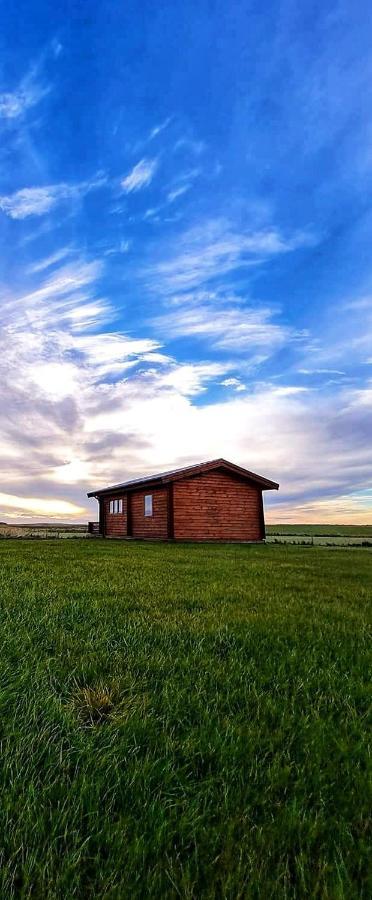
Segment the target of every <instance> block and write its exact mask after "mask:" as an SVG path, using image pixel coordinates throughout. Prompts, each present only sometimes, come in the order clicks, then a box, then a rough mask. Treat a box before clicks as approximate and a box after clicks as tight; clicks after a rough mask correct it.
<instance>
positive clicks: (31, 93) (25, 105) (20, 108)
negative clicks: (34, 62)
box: [0, 70, 50, 120]
mask: <svg viewBox="0 0 372 900" xmlns="http://www.w3.org/2000/svg"><path fill="white" fill-rule="evenodd" d="M49 91H50V88H49V87H47V86H45V85H41V84H38V83H37V81H36V80H35V75H34V72H33V70H31V72H30V74H29V75H28V76H26V78H24V79H23V81H21V82H20V84H19V86H18V88H16V90H15V91H4V92H3V93H1V94H0V119H9V120H12V119H18V118H20V117H21V116H23V115H24V114H25V113H26V112H27V110H28V109H31V108H32V107H33V106H36V105H37V104H38V103H40V100H42V99H43V97H46V95H47V94H49Z"/></svg>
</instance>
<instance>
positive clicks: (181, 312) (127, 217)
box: [0, 0, 372, 522]
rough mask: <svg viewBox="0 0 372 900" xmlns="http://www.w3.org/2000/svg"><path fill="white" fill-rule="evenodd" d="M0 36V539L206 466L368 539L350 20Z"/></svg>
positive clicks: (186, 11) (71, 12) (79, 20)
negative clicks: (239, 471)
mask: <svg viewBox="0 0 372 900" xmlns="http://www.w3.org/2000/svg"><path fill="white" fill-rule="evenodd" d="M0 20H1V29H0V32H1V38H0V45H1V69H0V75H1V77H0V128H1V150H0V162H1V166H0V179H1V183H0V235H1V246H2V254H1V264H0V265H1V270H0V280H1V300H0V342H1V356H0V377H1V385H2V402H1V410H0V462H1V466H0V470H1V472H2V477H1V483H0V517H1V519H3V520H9V521H10V520H31V519H32V518H33V517H36V518H37V519H40V518H42V519H44V520H47V519H48V518H53V517H56V518H59V519H64V520H66V521H67V520H76V521H79V520H81V519H82V520H84V519H85V518H86V517H87V515H89V516H90V517H92V516H93V517H95V514H96V510H95V506H94V502H93V503H92V504H91V503H90V501H87V499H86V491H87V490H88V489H91V488H94V487H99V486H102V485H104V484H107V483H111V482H113V483H115V482H118V481H121V480H125V479H126V478H127V477H131V476H137V475H140V474H146V473H148V472H151V471H161V470H162V469H167V468H170V467H173V466H176V465H178V464H179V465H185V464H188V463H192V462H197V461H200V460H204V459H210V458H213V457H217V456H224V457H226V458H228V459H231V460H232V461H234V462H237V463H239V464H241V465H245V466H247V467H248V468H250V469H252V470H255V471H258V472H259V473H261V474H263V475H266V476H268V477H270V478H273V479H274V480H277V481H279V482H280V486H281V490H280V493H279V495H275V496H271V495H268V496H267V508H268V516H269V518H270V519H271V520H272V521H301V520H302V521H350V522H358V521H361V522H362V521H364V522H367V521H372V490H371V476H370V473H371V464H372V449H371V448H372V424H371V423H372V303H371V287H370V285H371V277H372V265H371V252H370V245H371V234H372V211H371V204H370V199H369V198H370V191H371V186H372V185H371V182H372V151H371V146H372V116H371V109H372V105H371V101H372V97H371V94H372V57H371V54H370V44H371V38H372V24H371V18H370V15H369V8H368V7H367V4H363V3H361V4H351V3H336V4H324V3H304V4H300V5H298V4H295V3H293V2H282V3H279V2H273V3H266V4H264V7H262V4H258V3H249V2H245V3H240V2H235V3H234V4H232V5H231V4H230V5H229V4H226V3H222V2H213V3H212V2H203V0H201V2H200V0H199V2H198V3H194V2H189V3H187V4H185V3H180V2H177V0H176V2H172V3H170V2H169V3H159V4H154V3H146V2H142V3H141V4H138V3H134V2H127V3H125V4H122V3H118V2H116V3H112V2H110V0H105V2H95V3H94V4H93V3H90V2H86V3H84V4H76V3H72V2H69V0H67V2H65V3H64V4H60V5H59V4H58V3H57V4H50V3H43V2H39V3H37V2H36V3H34V4H32V6H31V7H30V4H29V3H24V2H19V3H18V4H17V7H16V9H11V10H9V7H5V4H3V6H2V11H1V14H0Z"/></svg>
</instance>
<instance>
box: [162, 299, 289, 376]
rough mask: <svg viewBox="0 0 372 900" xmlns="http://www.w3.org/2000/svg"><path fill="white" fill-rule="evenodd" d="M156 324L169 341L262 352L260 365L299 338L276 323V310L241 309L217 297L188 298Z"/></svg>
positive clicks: (242, 307) (286, 327) (241, 307)
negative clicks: (177, 339)
mask: <svg viewBox="0 0 372 900" xmlns="http://www.w3.org/2000/svg"><path fill="white" fill-rule="evenodd" d="M153 322H154V325H155V326H156V327H157V328H158V329H159V330H160V332H161V333H163V334H166V335H167V336H168V337H169V338H174V337H181V336H185V337H186V336H192V337H194V338H199V339H204V340H206V339H208V343H209V344H210V345H212V346H213V347H216V348H219V349H220V350H235V351H241V350H244V349H245V350H246V349H248V348H251V349H255V350H260V351H262V352H263V354H264V356H262V355H261V353H260V356H259V357H257V358H256V361H259V362H261V361H262V360H263V359H264V358H265V357H266V355H267V354H268V353H273V352H274V351H275V350H278V349H279V348H280V347H283V346H284V344H285V343H286V342H288V341H289V340H291V341H293V340H295V337H296V335H295V334H294V332H293V329H292V328H289V327H288V326H286V325H283V324H282V323H279V322H275V312H274V310H271V309H270V308H267V307H266V308H265V307H259V308H257V309H254V308H252V307H251V308H249V307H246V306H245V307H244V306H238V305H236V303H234V301H230V300H226V299H224V298H223V296H220V295H218V294H217V295H213V294H212V295H210V296H209V297H208V295H207V296H206V295H203V294H197V295H196V296H192V297H190V295H188V296H187V298H186V302H185V303H183V304H182V305H180V304H178V305H177V307H176V308H175V309H174V310H172V311H171V312H168V313H165V314H163V315H160V316H158V317H157V318H156V319H154V320H153ZM298 337H300V335H299V336H298Z"/></svg>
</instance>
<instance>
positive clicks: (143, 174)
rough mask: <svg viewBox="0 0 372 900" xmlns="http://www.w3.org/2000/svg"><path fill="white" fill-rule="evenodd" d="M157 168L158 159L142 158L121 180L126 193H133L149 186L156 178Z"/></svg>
mask: <svg viewBox="0 0 372 900" xmlns="http://www.w3.org/2000/svg"><path fill="white" fill-rule="evenodd" d="M157 168H158V160H157V159H141V160H140V161H139V162H138V163H137V165H135V166H134V167H133V169H132V170H131V171H130V172H129V173H128V175H126V176H125V178H123V180H122V181H121V187H122V188H123V191H125V193H126V194H131V193H133V192H135V191H139V190H141V189H142V188H144V187H148V185H149V184H151V182H152V180H153V178H154V175H155V173H156V170H157Z"/></svg>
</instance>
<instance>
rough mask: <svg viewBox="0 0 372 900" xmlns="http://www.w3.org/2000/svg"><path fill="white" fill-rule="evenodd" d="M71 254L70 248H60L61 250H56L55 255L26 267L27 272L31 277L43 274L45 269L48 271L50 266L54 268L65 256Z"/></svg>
mask: <svg viewBox="0 0 372 900" xmlns="http://www.w3.org/2000/svg"><path fill="white" fill-rule="evenodd" d="M71 253H72V249H71V247H62V248H61V250H57V251H56V253H52V254H51V255H50V256H46V257H44V258H43V259H39V260H38V261H37V262H35V263H32V265H31V266H29V267H28V272H29V273H30V274H31V275H34V274H36V273H39V272H44V271H45V269H50V268H51V266H55V265H56V264H57V263H59V262H62V260H63V259H66V256H69V255H70V254H71Z"/></svg>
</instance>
